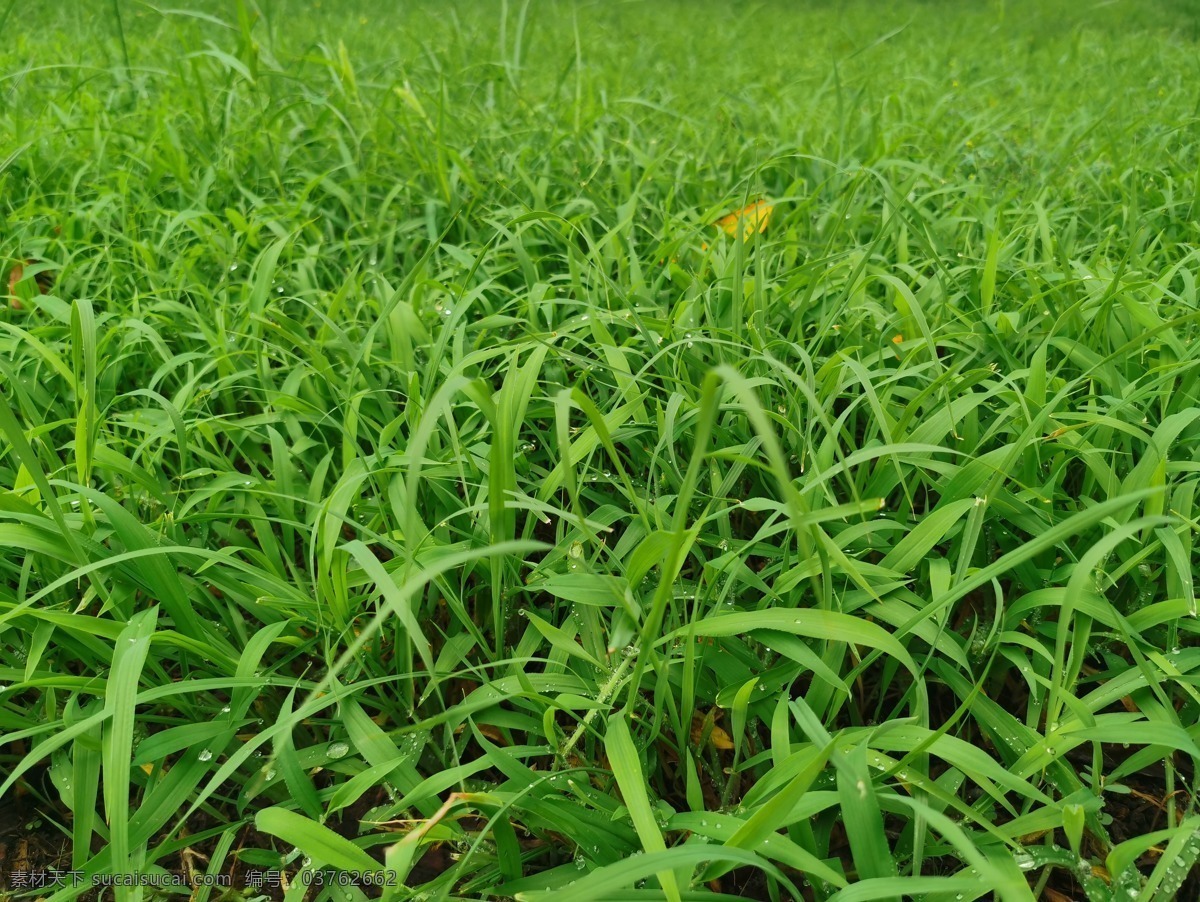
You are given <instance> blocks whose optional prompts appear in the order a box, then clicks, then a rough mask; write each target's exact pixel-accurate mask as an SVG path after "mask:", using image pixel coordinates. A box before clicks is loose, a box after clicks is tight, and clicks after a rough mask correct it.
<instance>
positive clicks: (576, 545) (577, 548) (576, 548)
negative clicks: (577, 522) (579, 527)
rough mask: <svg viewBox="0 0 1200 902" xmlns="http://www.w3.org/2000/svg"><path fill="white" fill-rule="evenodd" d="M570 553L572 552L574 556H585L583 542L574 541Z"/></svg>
mask: <svg viewBox="0 0 1200 902" xmlns="http://www.w3.org/2000/svg"><path fill="white" fill-rule="evenodd" d="M570 554H571V557H573V558H581V557H583V543H582V542H572V543H571V551H570Z"/></svg>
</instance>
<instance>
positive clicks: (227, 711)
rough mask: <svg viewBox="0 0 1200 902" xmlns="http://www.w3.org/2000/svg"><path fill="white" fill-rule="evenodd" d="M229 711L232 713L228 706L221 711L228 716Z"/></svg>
mask: <svg viewBox="0 0 1200 902" xmlns="http://www.w3.org/2000/svg"><path fill="white" fill-rule="evenodd" d="M229 711H230V708H229V705H226V706H225V707H224V708H222V709H221V713H222V714H228V713H229Z"/></svg>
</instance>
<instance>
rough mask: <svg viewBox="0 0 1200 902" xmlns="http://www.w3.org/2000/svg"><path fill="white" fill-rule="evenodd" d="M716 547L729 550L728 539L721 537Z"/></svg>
mask: <svg viewBox="0 0 1200 902" xmlns="http://www.w3.org/2000/svg"><path fill="white" fill-rule="evenodd" d="M717 547H718V548H720V549H721V550H722V551H728V550H729V540H728V539H722V540H721V541H719V542H718V543H717Z"/></svg>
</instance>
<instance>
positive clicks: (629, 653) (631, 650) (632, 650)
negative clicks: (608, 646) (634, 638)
mask: <svg viewBox="0 0 1200 902" xmlns="http://www.w3.org/2000/svg"><path fill="white" fill-rule="evenodd" d="M637 653H638V650H637V646H636V645H626V646H625V648H624V649H622V651H621V654H623V655H624V656H625V657H627V658H632V657H634V656H635V655H636V654H637Z"/></svg>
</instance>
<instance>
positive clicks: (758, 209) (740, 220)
mask: <svg viewBox="0 0 1200 902" xmlns="http://www.w3.org/2000/svg"><path fill="white" fill-rule="evenodd" d="M774 212H775V207H774V205H773V204H769V203H767V202H766V201H765V200H756V201H755V202H754V203H752V204H750V206H748V207H743V208H742V209H740V210H737V211H735V212H733V213H730V214H728V215H726V216H722V217H721V218H720V219H718V220H717V221H716V222H715V223H713V224H714V225H715V226H716V227H717V228H719V229H720V230H721V231H723V232H724V233H725V234H726V235H740V236H741V237H742V238H743V239H747V238H749V237H750V236H751V235H753V234H754V233H755V232H758V233H759V234H760V235H761V234H762V233H763V232H765V231H766V230H767V226H768V225H770V224H771V214H772V213H774Z"/></svg>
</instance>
